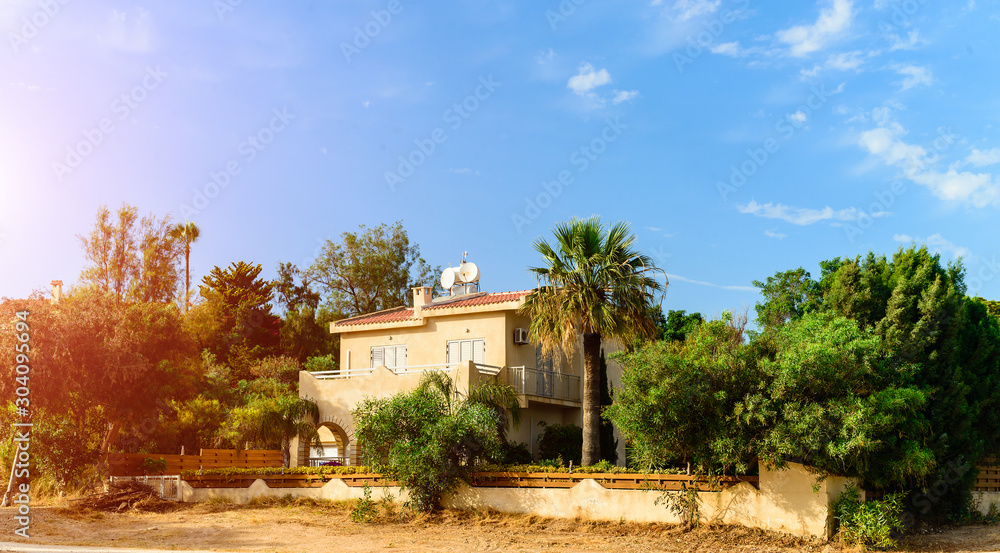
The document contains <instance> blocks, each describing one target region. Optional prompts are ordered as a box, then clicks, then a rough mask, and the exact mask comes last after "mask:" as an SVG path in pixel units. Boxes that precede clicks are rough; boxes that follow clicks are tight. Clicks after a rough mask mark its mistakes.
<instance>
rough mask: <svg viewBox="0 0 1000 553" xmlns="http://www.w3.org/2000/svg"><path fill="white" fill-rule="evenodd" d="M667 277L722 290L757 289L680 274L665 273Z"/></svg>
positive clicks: (749, 290)
mask: <svg viewBox="0 0 1000 553" xmlns="http://www.w3.org/2000/svg"><path fill="white" fill-rule="evenodd" d="M667 278H669V279H671V280H679V281H681V282H688V283H691V284H698V285H700V286H711V287H712V288H721V289H723V290H737V291H740V292H756V291H757V289H756V288H754V287H753V286H729V285H725V284H713V283H711V282H705V281H704V280H694V279H690V278H687V277H682V276H681V275H672V274H670V273H667Z"/></svg>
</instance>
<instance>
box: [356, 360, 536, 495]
mask: <svg viewBox="0 0 1000 553" xmlns="http://www.w3.org/2000/svg"><path fill="white" fill-rule="evenodd" d="M507 410H509V411H511V414H512V416H511V418H512V419H513V420H517V419H516V417H517V413H518V412H517V395H516V394H515V393H514V391H513V389H512V388H510V386H501V385H497V384H487V385H485V386H481V387H480V388H477V389H473V390H471V391H470V393H469V397H468V398H467V399H465V400H459V399H458V395H457V394H456V393H455V389H454V385H453V383H452V381H451V379H449V378H448V376H447V375H445V374H442V373H439V372H434V373H425V375H424V376H423V377H422V379H421V383H420V386H418V387H417V388H416V389H415V390H413V391H412V392H409V393H400V394H396V395H395V396H392V397H391V398H386V399H374V398H368V399H366V400H365V401H364V402H362V403H361V405H359V406H358V408H357V409H355V410H354V413H353V415H354V420H355V421H356V424H357V436H358V441H359V442H361V443H363V444H364V445H365V454H366V455H367V456H368V457H369V459H368V460H369V462H371V463H372V464H373V466H374V467H375V469H376V470H377V471H379V472H382V473H383V474H386V475H387V476H388V477H390V478H392V479H393V480H395V481H396V482H398V483H399V485H400V486H401V487H403V488H404V489H405V490H407V492H409V495H410V501H409V504H408V505H409V506H410V507H412V508H414V509H416V510H421V511H429V510H433V509H435V508H437V507H438V506H439V505H440V501H441V497H442V496H443V495H444V494H446V493H449V492H451V491H454V490H455V489H456V488H457V487H458V485H459V484H460V483H461V482H468V481H469V478H470V475H471V473H472V472H473V471H474V470H475V467H476V465H477V464H480V463H484V462H488V461H494V462H495V461H497V460H499V459H500V458H501V457H502V455H503V450H504V446H505V444H506V439H505V438H504V436H502V433H501V431H502V430H503V427H504V426H506V424H505V422H506V417H507Z"/></svg>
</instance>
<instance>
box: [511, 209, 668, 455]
mask: <svg viewBox="0 0 1000 553" xmlns="http://www.w3.org/2000/svg"><path fill="white" fill-rule="evenodd" d="M554 233H555V238H556V242H555V245H554V246H553V245H550V244H549V243H548V242H546V241H545V240H538V241H537V242H535V250H536V251H538V253H540V254H541V255H542V259H543V261H544V262H545V266H544V267H536V268H532V269H531V271H532V272H533V273H534V274H535V276H536V277H537V278H538V281H539V287H538V288H536V289H535V290H534V291H533V292H532V293H530V294H528V296H527V297H526V298H525V302H524V305H523V306H522V307H521V308H520V312H521V313H523V314H525V315H528V316H530V317H531V324H530V326H529V334H530V336H531V338H532V340H533V341H535V342H536V343H539V344H541V345H542V347H543V348H544V349H545V350H549V351H551V350H553V349H555V348H559V347H561V348H563V349H564V350H565V351H570V350H572V349H573V348H575V347H576V344H577V340H578V337H579V336H580V335H581V334H582V335H583V361H584V369H583V452H582V463H583V464H585V465H592V464H594V463H596V462H597V461H599V460H600V459H601V451H600V449H601V448H600V424H601V414H600V409H601V407H600V405H601V403H600V401H601V393H600V356H601V342H602V340H603V339H604V338H607V339H610V340H620V341H625V340H629V339H631V338H634V337H635V336H642V337H644V338H652V337H653V336H655V331H656V328H655V323H654V321H653V320H652V319H651V318H650V306H651V305H652V304H653V300H654V295H655V293H656V292H657V291H659V290H661V289H662V288H663V287H662V286H661V285H660V283H659V282H657V281H656V280H655V279H654V278H653V277H652V276H651V274H652V272H653V271H655V270H656V268H655V266H654V265H653V262H652V260H651V259H650V258H649V257H648V256H646V255H644V254H642V253H640V252H638V251H636V250H635V249H634V245H635V236H634V235H633V234H632V233H631V230H630V229H629V225H628V224H627V223H624V222H620V223H615V224H613V225H609V226H608V227H607V228H605V227H603V226H602V225H601V221H600V219H599V218H598V217H591V218H589V219H573V220H572V221H570V222H569V223H563V224H559V225H557V226H556V228H555V231H554Z"/></svg>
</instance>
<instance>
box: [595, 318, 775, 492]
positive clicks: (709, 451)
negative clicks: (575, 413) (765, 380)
mask: <svg viewBox="0 0 1000 553" xmlns="http://www.w3.org/2000/svg"><path fill="white" fill-rule="evenodd" d="M757 358H758V352H757V349H756V348H755V347H752V346H751V345H747V344H745V343H744V336H743V329H742V326H741V325H736V324H733V322H732V321H731V320H718V321H708V322H705V323H704V324H702V325H700V326H699V327H698V328H697V329H695V331H694V332H693V333H692V334H691V336H689V337H688V339H687V340H686V341H685V342H677V341H667V340H660V341H656V342H652V343H649V344H647V345H645V346H644V347H643V348H641V349H639V350H636V351H633V352H619V353H615V354H613V355H612V359H616V360H618V362H619V363H620V364H621V366H622V382H621V387H620V388H618V389H617V390H616V398H615V402H614V403H613V404H612V405H611V406H609V407H607V408H606V409H605V416H606V417H608V418H609V419H610V420H611V421H613V422H614V424H615V426H616V427H617V428H618V430H619V431H620V432H621V435H622V438H623V439H624V440H625V441H626V443H628V444H629V445H630V447H631V454H630V464H633V465H636V466H638V467H640V468H644V469H648V468H652V467H657V466H680V467H690V468H692V469H693V470H694V471H696V472H698V473H701V474H705V473H720V472H732V471H738V472H742V471H745V470H748V469H749V468H751V466H752V465H753V464H754V462H755V459H756V446H757V439H758V438H756V436H758V435H759V434H760V433H761V432H762V431H763V428H764V427H763V424H762V423H761V422H759V421H758V420H757V419H756V418H750V419H748V420H747V421H746V422H745V423H743V424H738V416H737V409H736V405H737V403H738V402H739V401H740V400H741V399H742V398H745V397H747V396H748V395H750V393H751V392H752V391H754V390H755V389H756V386H757V385H758V384H757V383H758V382H759V381H760V374H759V371H758V368H757Z"/></svg>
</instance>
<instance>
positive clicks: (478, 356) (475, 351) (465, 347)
mask: <svg viewBox="0 0 1000 553" xmlns="http://www.w3.org/2000/svg"><path fill="white" fill-rule="evenodd" d="M447 356H448V364H449V365H457V364H459V363H462V362H464V361H472V362H473V363H476V364H479V365H482V364H484V363H486V340H485V339H482V338H480V339H478V340H451V341H449V342H448V352H447Z"/></svg>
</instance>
